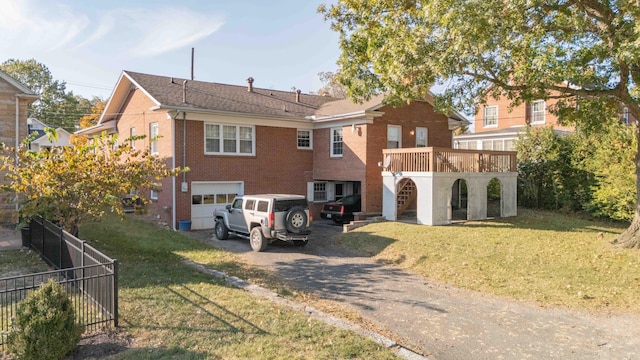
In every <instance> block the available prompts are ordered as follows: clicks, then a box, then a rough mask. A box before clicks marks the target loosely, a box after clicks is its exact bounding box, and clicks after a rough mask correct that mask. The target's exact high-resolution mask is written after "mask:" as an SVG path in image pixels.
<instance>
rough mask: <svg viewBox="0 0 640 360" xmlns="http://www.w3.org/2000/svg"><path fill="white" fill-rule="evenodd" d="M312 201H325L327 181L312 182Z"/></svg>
mask: <svg viewBox="0 0 640 360" xmlns="http://www.w3.org/2000/svg"><path fill="white" fill-rule="evenodd" d="M313 201H327V183H326V182H314V183H313Z"/></svg>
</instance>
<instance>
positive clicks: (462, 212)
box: [449, 179, 469, 221]
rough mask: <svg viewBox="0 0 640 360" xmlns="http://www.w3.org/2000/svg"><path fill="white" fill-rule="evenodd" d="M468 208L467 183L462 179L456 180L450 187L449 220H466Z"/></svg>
mask: <svg viewBox="0 0 640 360" xmlns="http://www.w3.org/2000/svg"><path fill="white" fill-rule="evenodd" d="M468 206H469V191H468V187H467V181H466V180H464V179H457V180H456V181H454V182H453V185H452V186H451V204H450V208H451V211H450V216H449V220H451V221H456V220H458V221H459V220H467V219H468V213H469V211H468Z"/></svg>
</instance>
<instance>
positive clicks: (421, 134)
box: [416, 127, 429, 147]
mask: <svg viewBox="0 0 640 360" xmlns="http://www.w3.org/2000/svg"><path fill="white" fill-rule="evenodd" d="M428 131H429V129H427V128H424V127H417V128H416V147H427V138H428V136H427V134H429V132H428Z"/></svg>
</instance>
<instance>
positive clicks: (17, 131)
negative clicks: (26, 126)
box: [16, 95, 20, 164]
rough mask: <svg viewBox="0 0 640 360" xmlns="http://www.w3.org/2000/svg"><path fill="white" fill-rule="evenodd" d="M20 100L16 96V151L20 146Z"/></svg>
mask: <svg viewBox="0 0 640 360" xmlns="http://www.w3.org/2000/svg"><path fill="white" fill-rule="evenodd" d="M19 129H20V98H19V97H18V95H16V151H17V150H18V147H19V146H20V131H19ZM17 163H18V158H17V157H16V164H17Z"/></svg>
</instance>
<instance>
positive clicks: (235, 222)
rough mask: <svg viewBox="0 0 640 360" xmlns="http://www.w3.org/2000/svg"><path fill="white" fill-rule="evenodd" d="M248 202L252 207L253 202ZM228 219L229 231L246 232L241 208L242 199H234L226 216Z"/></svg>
mask: <svg viewBox="0 0 640 360" xmlns="http://www.w3.org/2000/svg"><path fill="white" fill-rule="evenodd" d="M247 201H250V202H251V204H249V205H253V200H247ZM227 218H228V219H229V229H231V230H233V231H240V232H246V231H247V226H246V223H245V219H244V209H243V208H242V199H235V200H234V201H233V204H231V209H229V215H227Z"/></svg>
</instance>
